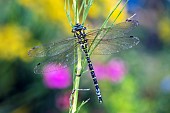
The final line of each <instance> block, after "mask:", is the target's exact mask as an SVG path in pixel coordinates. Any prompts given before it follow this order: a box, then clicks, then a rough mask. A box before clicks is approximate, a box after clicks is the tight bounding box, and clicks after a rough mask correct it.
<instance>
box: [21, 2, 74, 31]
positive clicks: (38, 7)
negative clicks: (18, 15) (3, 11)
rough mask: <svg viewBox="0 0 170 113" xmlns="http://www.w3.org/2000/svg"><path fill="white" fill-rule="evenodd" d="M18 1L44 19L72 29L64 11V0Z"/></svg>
mask: <svg viewBox="0 0 170 113" xmlns="http://www.w3.org/2000/svg"><path fill="white" fill-rule="evenodd" d="M18 2H19V3H20V4H21V5H23V6H25V7H26V8H28V9H30V10H31V11H32V12H34V13H35V14H37V15H39V16H40V17H41V18H42V19H45V20H47V21H54V22H57V23H61V25H63V26H64V27H66V28H68V29H71V28H70V26H69V23H68V20H67V17H66V13H65V11H64V0H18ZM66 23H67V24H66Z"/></svg>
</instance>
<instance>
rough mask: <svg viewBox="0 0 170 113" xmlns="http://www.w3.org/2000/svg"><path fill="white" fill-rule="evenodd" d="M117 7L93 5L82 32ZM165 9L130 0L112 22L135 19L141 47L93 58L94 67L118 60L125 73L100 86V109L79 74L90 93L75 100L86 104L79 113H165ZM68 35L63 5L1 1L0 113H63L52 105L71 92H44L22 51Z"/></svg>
mask: <svg viewBox="0 0 170 113" xmlns="http://www.w3.org/2000/svg"><path fill="white" fill-rule="evenodd" d="M137 1H138V2H137ZM116 2H117V0H95V1H94V4H93V5H92V9H91V10H90V13H89V17H88V20H87V23H86V24H87V27H89V26H88V24H90V26H91V25H93V26H95V27H98V26H100V25H101V24H102V22H103V20H104V19H105V18H106V16H107V14H109V11H110V9H112V7H113V6H114V4H115V3H116ZM169 5H170V1H169V0H161V1H157V2H155V0H130V2H129V3H128V5H127V7H126V9H125V10H124V12H123V13H122V15H121V16H120V18H119V19H118V21H117V22H121V21H124V20H125V19H126V18H127V17H128V15H132V14H134V13H136V14H137V16H136V17H134V18H135V19H137V20H139V22H140V24H141V26H140V27H139V28H138V29H136V31H135V32H134V33H133V34H135V36H138V37H139V38H140V40H141V42H140V44H139V45H138V46H136V47H134V48H133V49H130V50H127V51H123V52H121V53H117V54H114V55H112V56H108V57H106V56H101V57H98V56H93V57H95V58H94V64H95V62H100V63H101V62H102V63H106V62H109V61H110V60H111V59H112V58H113V57H114V58H119V59H121V60H123V61H124V62H125V64H126V67H127V70H128V72H127V74H126V75H125V77H124V79H123V80H121V81H119V82H110V81H107V80H100V81H99V84H100V87H101V91H102V94H103V100H104V103H103V104H98V102H97V97H96V95H95V90H94V86H93V84H92V80H91V78H90V77H87V76H86V74H84V75H83V76H82V79H81V87H82V88H90V89H91V91H88V92H86V91H85V92H80V100H81V101H83V100H85V99H88V98H91V100H90V101H89V102H88V103H87V104H86V105H85V106H83V108H82V109H81V111H80V112H81V113H169V112H170V84H169V82H166V81H168V80H169V79H168V78H169V77H170V69H169V68H170V43H169V42H170V27H169V26H170V19H169V18H170V14H169V11H170V7H169ZM121 7H122V4H121V6H120V7H119V8H120V9H121ZM119 8H118V9H117V11H116V12H115V14H114V15H113V17H112V19H111V20H114V17H115V16H116V15H117V13H118V11H119ZM110 22H111V21H110ZM70 31H71V28H70V27H69V24H68V21H67V19H66V15H65V12H64V0H43V1H42V0H1V1H0V67H1V68H0V113H65V112H68V109H66V108H65V107H59V106H58V104H57V102H56V101H57V99H58V98H62V97H61V96H62V95H65V94H67V93H69V94H70V90H71V88H70V87H71V86H70V87H69V88H67V89H55V90H54V89H53V90H52V89H48V88H47V87H45V86H44V84H43V82H42V81H43V77H42V76H38V75H36V76H35V74H34V73H33V68H34V66H35V64H36V63H37V62H38V60H33V59H31V58H29V57H28V56H27V51H28V50H29V49H30V48H31V47H33V46H35V45H40V44H42V43H47V42H53V41H56V40H61V39H63V38H64V37H67V36H72V34H71V32H70ZM95 59H96V60H95ZM98 59H101V60H100V61H97V60H98ZM56 82H57V81H56ZM66 97H67V96H66ZM63 98H65V97H63ZM61 100H62V99H60V101H61ZM61 103H62V102H61ZM79 104H80V103H79ZM64 105H65V104H64V103H62V104H61V105H60V106H64ZM67 106H68V105H67ZM62 108H64V109H62Z"/></svg>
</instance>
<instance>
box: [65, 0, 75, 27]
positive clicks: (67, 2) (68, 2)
mask: <svg viewBox="0 0 170 113" xmlns="http://www.w3.org/2000/svg"><path fill="white" fill-rule="evenodd" d="M67 7H68V9H67ZM64 10H65V13H66V16H67V19H68V22H69V24H70V26H71V27H73V24H72V19H71V15H70V1H69V0H65V5H64Z"/></svg>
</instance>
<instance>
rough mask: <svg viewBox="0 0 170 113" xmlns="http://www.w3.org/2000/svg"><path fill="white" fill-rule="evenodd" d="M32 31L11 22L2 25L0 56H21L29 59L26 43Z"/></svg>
mask: <svg viewBox="0 0 170 113" xmlns="http://www.w3.org/2000/svg"><path fill="white" fill-rule="evenodd" d="M29 38H30V33H29V32H28V31H27V30H26V29H25V28H20V27H19V26H17V25H14V24H11V25H6V26H3V27H2V26H1V27H0V42H1V44H0V58H1V59H6V60H13V59H14V58H16V57H20V58H21V59H23V60H25V61H26V60H28V59H29V58H28V56H27V51H28V48H30V47H27V46H26V43H27V42H28V41H29Z"/></svg>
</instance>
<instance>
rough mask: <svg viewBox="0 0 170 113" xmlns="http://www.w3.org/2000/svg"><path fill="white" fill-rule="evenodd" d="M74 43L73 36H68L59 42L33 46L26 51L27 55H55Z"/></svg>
mask: <svg viewBox="0 0 170 113" xmlns="http://www.w3.org/2000/svg"><path fill="white" fill-rule="evenodd" d="M74 43H75V38H68V39H65V40H62V41H60V42H54V43H48V44H44V45H41V46H35V47H33V48H32V49H30V50H29V51H28V55H29V56H31V57H44V56H48V57H49V56H55V55H57V54H60V53H62V52H64V51H66V50H68V49H69V48H71V47H72V46H73V45H74Z"/></svg>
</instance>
